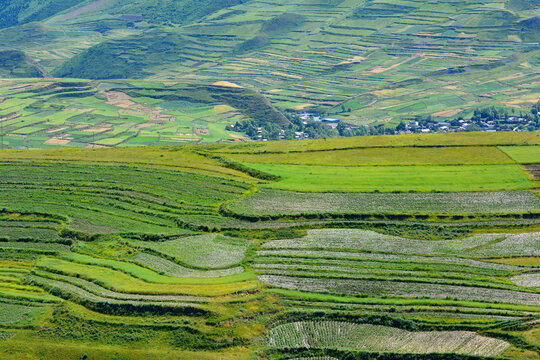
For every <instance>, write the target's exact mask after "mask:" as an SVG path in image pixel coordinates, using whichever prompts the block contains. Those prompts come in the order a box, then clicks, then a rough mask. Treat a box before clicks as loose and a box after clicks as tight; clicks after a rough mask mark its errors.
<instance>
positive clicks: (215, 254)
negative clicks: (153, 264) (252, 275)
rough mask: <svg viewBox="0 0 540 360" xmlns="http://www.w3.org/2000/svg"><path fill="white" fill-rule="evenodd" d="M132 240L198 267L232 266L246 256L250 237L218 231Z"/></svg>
mask: <svg viewBox="0 0 540 360" xmlns="http://www.w3.org/2000/svg"><path fill="white" fill-rule="evenodd" d="M130 243H131V244H133V245H135V246H138V247H140V248H143V249H150V250H153V251H155V252H157V253H160V254H163V255H165V256H167V257H168V258H172V259H174V260H176V261H178V262H180V263H182V264H185V265H186V266H188V267H192V268H198V269H216V268H228V267H232V266H234V265H237V264H238V263H240V262H241V261H242V260H243V259H244V255H245V252H246V250H247V242H246V241H244V240H242V239H235V238H231V237H227V236H222V235H216V234H206V235H198V236H189V237H181V238H178V239H175V240H168V241H163V242H149V241H130Z"/></svg>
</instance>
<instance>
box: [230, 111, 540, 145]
mask: <svg viewBox="0 0 540 360" xmlns="http://www.w3.org/2000/svg"><path fill="white" fill-rule="evenodd" d="M539 110H540V105H539V104H538V103H537V104H534V105H533V106H532V108H531V110H530V112H527V113H523V112H521V111H520V112H519V114H515V112H516V111H515V110H511V113H510V114H508V112H507V111H506V110H501V109H496V108H494V107H490V108H485V109H476V110H474V112H473V114H472V116H470V118H468V119H465V118H464V117H462V116H460V117H457V118H454V119H452V120H446V121H437V120H436V119H435V118H433V117H432V116H430V115H427V116H421V115H419V116H415V117H414V118H412V119H409V120H405V121H400V122H399V123H398V124H397V125H396V124H395V123H394V124H392V123H376V122H375V123H372V124H370V125H357V124H351V123H348V122H346V121H344V120H343V119H339V118H335V117H327V116H325V114H318V113H307V112H302V113H298V112H285V115H286V116H287V118H288V119H289V121H290V124H289V125H287V126H285V127H284V128H282V127H279V126H278V125H276V124H268V123H267V124H260V123H257V122H256V121H254V120H247V121H243V122H237V123H236V124H235V125H230V126H228V127H227V130H229V131H236V132H244V133H245V134H246V135H247V136H248V137H250V138H251V139H252V140H255V141H268V140H295V139H296V140H303V139H317V138H329V137H339V136H343V137H349V136H366V135H403V134H420V133H425V134H427V133H435V134H438V133H455V132H472V131H486V132H501V131H515V132H523V131H535V130H538V129H540V119H539Z"/></svg>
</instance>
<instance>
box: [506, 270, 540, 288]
mask: <svg viewBox="0 0 540 360" xmlns="http://www.w3.org/2000/svg"><path fill="white" fill-rule="evenodd" d="M511 280H512V281H513V282H515V283H516V284H519V285H521V286H526V287H536V288H540V273H530V274H523V275H518V276H514V277H513V278H512V279H511Z"/></svg>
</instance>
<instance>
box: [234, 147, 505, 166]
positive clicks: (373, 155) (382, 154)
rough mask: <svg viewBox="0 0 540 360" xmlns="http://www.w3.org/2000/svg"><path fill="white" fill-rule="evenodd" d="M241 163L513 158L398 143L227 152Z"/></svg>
mask: <svg viewBox="0 0 540 360" xmlns="http://www.w3.org/2000/svg"><path fill="white" fill-rule="evenodd" d="M226 157H227V158H228V159H231V160H233V161H238V162H244V163H259V164H289V165H327V166H360V165H456V164H468V165H474V164H477V165H482V164H511V163H514V161H513V160H512V159H511V158H510V157H509V156H507V155H506V154H505V153H503V152H502V151H500V150H498V149H497V148H495V147H472V146H471V147H431V148H430V147H426V148H421V147H401V148H364V149H350V150H334V151H306V152H289V153H270V154H265V153H262V154H248V153H244V154H242V153H240V154H226Z"/></svg>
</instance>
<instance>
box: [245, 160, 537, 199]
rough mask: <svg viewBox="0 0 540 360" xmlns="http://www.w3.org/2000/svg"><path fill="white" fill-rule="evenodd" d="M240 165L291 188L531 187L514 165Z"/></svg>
mask: <svg viewBox="0 0 540 360" xmlns="http://www.w3.org/2000/svg"><path fill="white" fill-rule="evenodd" d="M243 165H245V166H247V167H250V168H253V169H255V170H258V171H262V172H264V173H268V174H272V175H275V176H279V177H280V180H279V181H278V182H275V183H270V184H266V185H264V186H266V187H271V188H277V189H284V190H295V191H315V192H317V191H319V192H325V191H326V192H328V191H350V192H372V191H385V192H386V191H387V192H391V191H487V190H518V189H530V188H532V187H533V185H532V184H531V182H530V181H529V180H528V179H527V176H526V175H525V173H524V172H523V171H522V170H521V168H520V167H519V166H518V165H513V164H508V165H446V166H431V165H425V166H416V165H411V166H391V165H389V166H359V167H343V166H319V165H281V164H255V163H243Z"/></svg>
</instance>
